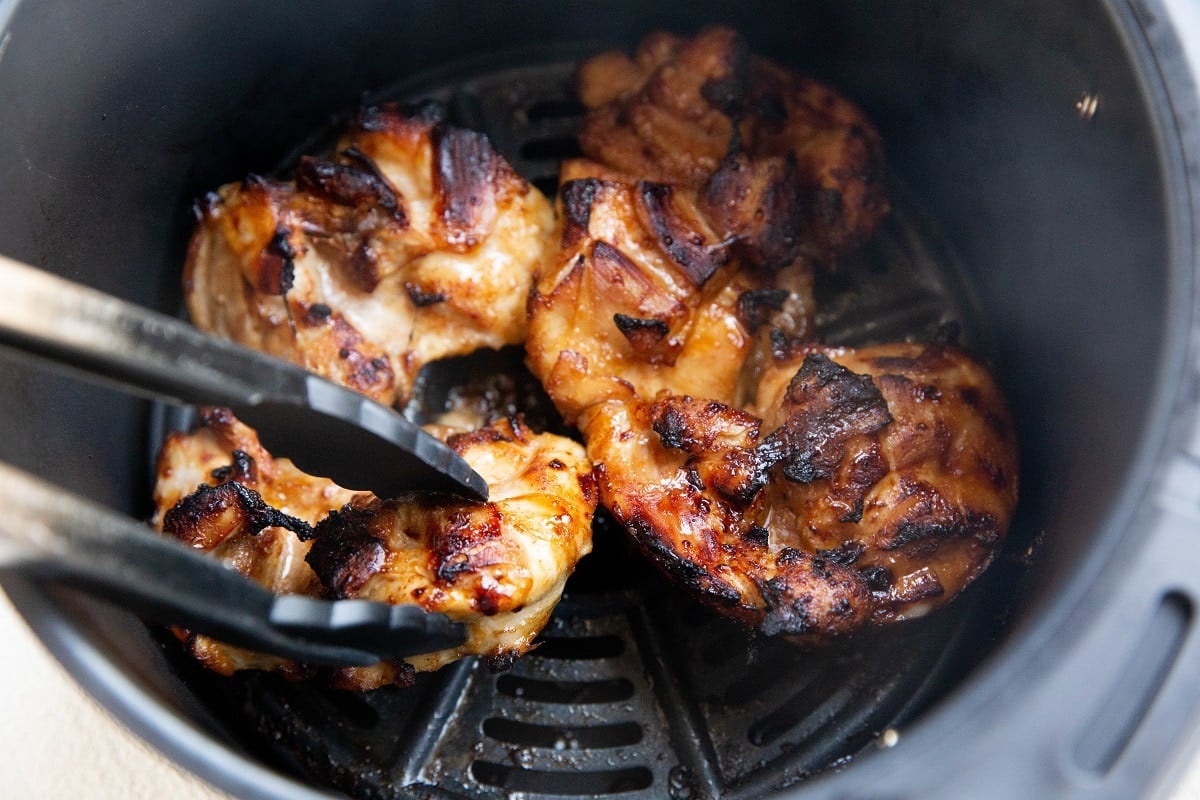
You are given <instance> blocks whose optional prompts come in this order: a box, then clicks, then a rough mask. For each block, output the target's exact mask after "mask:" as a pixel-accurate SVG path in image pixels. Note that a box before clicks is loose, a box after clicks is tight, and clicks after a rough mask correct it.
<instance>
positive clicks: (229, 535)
mask: <svg viewBox="0 0 1200 800" xmlns="http://www.w3.org/2000/svg"><path fill="white" fill-rule="evenodd" d="M434 432H435V433H436V434H438V435H440V436H441V437H443V438H444V439H445V440H446V441H447V443H448V444H450V446H451V447H452V448H453V449H454V450H455V451H456V452H457V453H458V454H459V455H461V456H462V457H463V458H465V459H466V460H467V462H468V463H470V464H471V466H472V467H473V468H474V469H475V470H476V471H478V472H479V474H480V475H482V476H483V477H484V478H485V479H486V480H487V482H488V486H489V488H490V498H491V499H490V500H489V502H487V503H471V502H467V501H459V500H453V499H440V498H431V497H421V498H417V497H412V498H397V499H390V500H380V499H379V498H377V497H375V496H374V495H371V494H369V493H364V492H351V491H349V490H347V489H343V488H341V487H339V486H336V485H335V484H333V483H332V482H330V481H329V480H326V479H324V478H318V477H314V476H311V475H307V474H305V473H303V472H301V471H300V470H298V469H297V468H296V467H295V466H294V465H293V464H292V463H291V462H290V461H288V460H287V459H283V458H279V459H276V458H273V457H272V456H271V455H270V454H269V453H267V452H266V451H265V450H263V448H262V446H261V445H260V444H259V442H258V439H257V437H256V436H255V435H254V432H253V431H252V430H250V429H249V428H247V427H246V426H245V425H242V424H241V423H240V422H238V421H237V420H236V419H234V418H233V417H232V415H230V414H229V413H228V412H225V411H220V410H216V411H208V412H206V414H205V416H204V424H203V425H202V426H201V427H200V428H199V429H198V430H197V431H196V432H194V433H191V434H182V433H177V434H173V435H172V436H171V437H170V438H169V439H168V441H167V443H166V444H165V445H164V447H163V449H162V453H161V455H160V458H159V466H158V482H157V485H156V487H155V494H154V500H155V506H156V509H157V513H156V515H155V519H154V522H155V524H156V526H157V527H158V528H159V529H160V530H162V531H163V532H164V533H165V534H167V535H168V536H173V537H175V538H177V539H179V540H181V541H183V542H185V543H187V544H189V545H191V546H192V547H195V548H197V549H200V550H204V551H206V552H208V553H211V554H212V555H213V556H214V557H217V558H220V559H221V560H223V561H225V562H226V563H228V564H230V565H231V566H232V567H234V568H235V569H237V570H238V571H239V572H241V573H242V574H244V575H246V576H248V577H250V578H252V579H253V580H255V581H257V582H258V583H260V584H262V585H263V586H265V587H267V588H268V589H271V590H272V591H274V592H277V593H291V594H306V595H326V596H333V597H359V598H368V599H373V600H379V601H383V602H388V603H394V604H402V603H410V604H416V605H420V606H421V607H422V608H425V609H426V610H429V611H436V612H443V613H445V614H447V615H448V616H450V617H451V618H452V619H455V620H456V621H460V622H463V623H465V624H466V626H467V631H468V639H467V641H466V642H465V643H464V644H462V645H460V646H459V647H456V648H453V649H450V650H445V651H442V652H438V653H430V654H427V655H421V656H414V657H410V658H408V659H406V660H405V661H402V662H382V663H380V664H378V665H375V666H372V667H362V668H347V669H342V670H339V671H338V672H337V673H336V674H335V675H334V683H335V684H336V685H338V686H340V687H342V688H350V689H360V690H361V689H372V688H375V687H377V686H381V685H383V684H387V683H398V684H405V683H408V682H410V681H411V680H412V676H413V672H414V670H416V671H424V670H434V669H437V668H439V667H441V666H443V665H445V664H447V663H450V662H451V661H455V660H457V659H459V658H462V657H463V656H466V655H483V656H486V657H487V658H489V659H490V660H492V662H493V663H495V664H496V665H498V666H502V665H505V664H507V663H509V662H510V661H511V660H512V659H513V658H515V657H517V656H519V655H520V654H522V653H524V652H525V651H527V650H528V649H529V648H530V647H532V645H533V639H534V637H535V636H536V635H537V634H538V632H539V631H540V630H541V629H542V627H543V626H544V625H545V623H546V621H547V620H548V619H549V616H550V613H551V612H552V611H553V609H554V606H555V605H556V604H557V602H558V599H559V597H561V595H562V590H563V586H564V585H565V583H566V580H567V578H568V577H569V576H570V574H571V573H572V571H573V570H574V568H575V565H576V564H577V563H578V561H579V559H580V558H582V557H583V556H585V555H587V553H588V552H590V550H591V520H592V514H593V512H594V511H595V508H596V491H595V486H594V481H593V479H592V474H591V464H590V462H588V461H587V459H586V458H585V456H584V452H583V448H582V447H581V446H580V445H578V444H576V443H575V442H572V441H570V440H568V439H564V438H562V437H559V436H553V435H550V434H535V433H534V432H533V431H531V430H529V428H527V427H525V426H524V424H522V423H521V422H520V421H519V420H509V419H504V420H499V421H496V422H494V423H492V424H491V425H488V426H486V427H484V428H481V429H479V430H476V431H472V432H469V433H463V432H453V431H451V430H449V429H434ZM180 633H181V635H182V636H184V637H185V640H186V642H187V645H188V647H189V649H190V650H191V652H192V653H193V655H195V656H196V657H197V658H198V659H199V660H200V661H201V662H202V663H203V664H205V666H207V667H209V668H210V669H213V670H216V671H217V672H220V673H222V674H226V675H228V674H232V673H233V672H235V671H237V670H241V669H260V670H279V671H280V672H282V673H284V674H286V675H289V676H292V677H306V676H307V675H309V674H310V672H309V670H307V668H306V667H305V666H304V665H297V664H294V663H291V662H288V661H286V660H283V659H279V658H276V657H273V656H265V655H262V654H258V653H252V652H249V651H247V650H244V649H241V648H237V647H231V646H229V645H225V644H222V643H220V642H217V641H215V640H212V639H210V638H208V637H205V636H198V635H189V634H188V633H187V632H180Z"/></svg>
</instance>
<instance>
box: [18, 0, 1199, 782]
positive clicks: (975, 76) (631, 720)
mask: <svg viewBox="0 0 1200 800" xmlns="http://www.w3.org/2000/svg"><path fill="white" fill-rule="evenodd" d="M714 23H721V24H727V25H731V26H733V27H735V28H737V29H738V30H739V31H741V32H742V33H743V34H744V35H745V37H746V38H747V39H748V40H749V42H750V44H751V46H752V47H753V48H754V49H755V50H756V51H759V52H762V53H764V54H767V55H770V56H772V57H773V58H775V59H777V60H780V61H782V62H784V63H786V64H788V65H789V66H792V67H795V68H797V69H800V70H802V71H806V72H809V73H811V74H813V75H815V76H817V77H819V78H821V79H823V80H825V81H826V82H828V83H830V84H832V85H833V86H835V87H837V88H839V89H840V90H841V91H842V92H844V93H845V94H846V95H848V96H849V97H851V98H853V99H854V100H855V101H857V102H858V103H859V104H861V105H862V106H863V107H864V108H865V109H866V110H867V112H868V113H869V115H870V116H871V117H872V118H873V119H874V120H875V121H876V122H877V124H878V126H879V128H880V130H881V132H882V134H883V137H884V140H885V143H886V147H887V152H888V159H889V181H890V183H891V185H892V196H893V199H894V206H895V211H894V213H893V214H892V215H891V216H890V218H889V219H888V221H887V222H886V223H885V225H884V226H883V229H882V231H881V232H880V235H879V236H878V237H877V239H876V240H875V241H874V242H873V243H872V244H871V245H870V246H869V247H868V248H867V249H866V250H865V251H864V252H863V253H862V254H861V255H860V256H859V257H858V258H856V259H854V260H853V261H852V262H851V263H848V264H846V265H844V266H843V269H842V270H840V271H839V272H838V273H837V274H836V276H834V277H828V276H827V277H826V278H824V279H823V282H822V283H821V284H820V285H819V286H818V300H819V302H820V303H821V316H820V319H819V324H820V327H821V330H822V334H823V337H824V338H825V339H826V340H827V341H830V342H834V343H850V344H861V343H867V342H873V341H883V340H889V339H895V338H900V337H905V336H910V337H928V336H931V335H933V334H934V333H935V332H936V331H938V330H939V328H941V327H942V326H943V325H944V324H945V323H946V322H955V323H958V324H960V325H961V326H962V329H963V335H964V337H965V338H966V340H967V341H968V342H969V343H970V344H971V345H973V346H974V347H975V348H976V349H977V350H979V351H980V352H982V353H983V354H984V355H985V356H986V357H987V359H988V360H989V362H990V363H991V365H992V367H993V369H994V371H995V374H996V375H997V377H998V379H999V381H1000V383H1001V385H1002V386H1003V387H1004V390H1005V391H1006V393H1007V395H1008V397H1009V399H1010V401H1011V403H1012V406H1013V410H1014V416H1015V418H1016V421H1017V425H1018V429H1019V433H1020V439H1021V444H1022V451H1023V453H1022V471H1023V474H1022V498H1021V503H1020V507H1019V509H1018V516H1017V519H1016V521H1015V523H1014V526H1013V529H1012V532H1011V534H1010V539H1009V541H1008V543H1007V545H1006V548H1005V550H1004V552H1003V553H1002V555H1001V557H1000V558H999V559H998V561H997V563H996V564H995V565H994V566H993V567H992V568H991V569H990V570H989V571H988V572H987V573H986V574H985V575H984V576H983V577H982V578H981V579H980V580H979V581H978V582H977V583H976V584H975V585H973V586H972V587H971V588H969V589H968V590H967V591H966V592H965V593H964V594H963V595H962V596H961V597H959V598H957V599H956V600H955V601H954V602H953V603H951V604H950V605H949V606H948V607H947V608H945V609H944V610H942V611H940V612H938V613H936V614H933V615H931V616H929V617H928V618H925V619H921V620H916V621H913V622H909V623H905V624H903V625H898V626H893V627H892V628H889V629H886V630H881V631H874V632H870V633H867V634H864V635H863V636H861V637H859V638H857V639H855V640H853V641H849V642H845V643H841V644H838V645H835V646H833V647H829V648H825V649H815V650H803V649H798V648H795V647H792V646H789V645H786V644H784V643H781V642H777V641H772V640H764V639H757V638H754V637H752V636H749V635H748V634H746V633H745V632H743V631H742V630H741V629H739V628H737V627H736V626H734V625H732V624H731V623H728V622H726V621H723V620H721V619H719V618H717V617H715V616H714V615H713V614H711V613H710V612H708V611H705V610H703V609H701V608H699V607H696V606H693V605H692V604H691V603H690V602H689V601H688V600H687V599H685V598H682V597H680V596H678V594H677V593H675V592H673V591H672V590H671V589H670V588H669V587H667V586H666V585H665V584H664V583H663V581H662V580H661V579H660V578H659V576H658V575H657V574H656V573H655V572H654V571H653V570H652V569H651V568H650V567H649V566H647V565H645V564H643V563H642V561H641V559H640V557H639V556H638V555H637V554H636V553H635V552H634V550H633V549H632V547H631V546H630V545H629V544H628V543H627V540H626V538H625V537H624V535H623V534H622V533H621V532H620V531H619V530H616V529H615V528H614V527H613V526H612V525H611V523H610V524H600V525H599V526H598V527H597V531H596V550H595V552H594V553H593V555H591V556H589V557H588V558H587V559H585V560H584V561H583V562H582V564H581V566H580V568H579V570H578V571H577V573H576V575H575V576H573V578H572V579H571V582H570V583H569V584H568V590H567V594H566V597H565V599H564V601H563V603H562V604H561V605H560V607H559V608H558V610H557V612H556V613H555V616H554V618H553V619H552V621H551V622H550V624H549V625H548V627H547V628H546V630H545V632H544V634H543V637H542V640H543V641H542V644H541V646H540V647H539V648H538V649H537V650H535V651H534V652H533V653H531V654H530V655H528V656H526V657H525V658H523V659H521V660H519V661H518V662H517V663H516V664H515V665H514V666H513V667H512V668H511V669H510V670H508V671H505V672H501V673H493V672H491V671H489V670H488V669H487V668H486V666H485V665H484V664H483V663H481V662H477V661H474V660H468V661H464V662H461V663H459V664H456V665H454V666H452V667H449V668H446V669H443V670H442V671H441V672H439V673H435V674H431V675H423V676H421V677H420V678H419V680H418V683H417V685H416V686H415V687H413V688H412V689H409V690H403V691H402V690H394V689H385V690H379V691H376V692H372V693H368V694H365V695H358V694H351V693H346V692H339V691H334V690H330V689H323V688H320V687H317V686H313V685H307V684H292V683H288V682H286V681H283V680H281V679H278V678H276V677H275V676H271V675H261V674H246V675H239V676H236V677H235V678H233V679H223V678H219V677H216V676H214V675H211V674H209V673H206V672H205V671H204V670H202V669H200V668H199V667H197V666H195V665H194V664H192V663H191V662H190V661H189V660H188V659H187V658H185V657H182V656H181V655H180V653H179V652H178V649H177V646H176V645H175V644H174V643H173V642H172V641H170V640H169V637H162V636H160V635H159V633H158V632H157V631H155V630H152V629H148V628H146V627H145V626H144V625H142V624H141V623H140V622H138V621H137V620H136V619H134V618H132V617H130V616H129V615H126V614H123V613H121V612H117V611H115V610H113V609H111V608H109V607H107V606H105V605H104V604H102V603H99V602H97V601H95V600H91V599H88V598H86V597H84V596H82V595H78V594H75V593H73V592H70V591H68V590H65V589H62V588H58V587H54V586H50V585H42V584H33V583H29V582H27V581H25V580H23V579H21V578H19V577H18V576H15V575H13V576H6V577H5V579H4V587H5V589H6V590H7V591H8V592H9V594H10V596H11V597H12V598H13V600H14V602H16V604H17V605H18V607H19V608H20V609H21V611H22V612H23V613H24V614H25V615H26V617H27V618H28V619H29V620H30V622H31V624H32V625H33V626H34V628H35V630H36V631H37V632H38V633H39V635H40V636H41V637H42V639H43V640H44V641H45V642H46V643H47V644H48V645H49V646H50V648H51V649H52V650H53V651H54V652H55V653H56V655H57V656H58V657H59V658H60V659H61V660H62V661H63V662H64V663H65V664H66V665H67V666H68V668H69V669H70V670H71V671H72V672H73V673H74V674H75V675H76V677H77V678H78V679H79V680H80V681H81V682H82V683H83V684H84V685H85V686H87V687H88V688H89V690H91V691H92V692H93V693H94V694H95V695H96V696H97V697H98V698H99V699H100V700H101V701H102V702H104V703H105V704H106V705H107V706H108V707H109V708H110V709H111V710H112V711H113V712H114V713H115V714H116V715H117V716H118V717H120V718H121V719H122V720H124V721H125V722H127V723H128V724H129V725H130V726H131V727H133V728H134V729H135V730H136V731H138V732H139V733H141V734H142V735H143V736H145V737H146V738H147V739H149V740H150V741H152V742H153V743H154V744H156V745H157V746H158V747H160V748H161V749H163V750H164V751H165V752H167V753H168V754H169V755H171V756H172V757H173V758H175V759H177V760H178V761H180V762H181V763H183V764H185V765H186V766H188V767H189V768H191V769H193V770H195V771H196V772H197V773H199V774H201V775H203V776H204V777H205V778H206V779H208V780H209V781H211V782H213V783H215V784H216V785H218V786H221V787H223V788H225V789H226V790H228V791H230V792H232V793H234V794H237V795H239V796H245V797H248V798H271V799H272V800H275V799H281V798H319V797H330V796H338V792H342V793H345V794H349V795H351V796H361V797H369V798H384V797H389V798H391V797H398V798H425V797H447V798H501V797H527V798H543V797H579V796H604V797H608V796H612V797H618V798H631V799H633V798H637V799H638V800H641V799H642V798H662V797H670V798H673V800H686V798H704V797H712V798H718V797H719V798H756V797H798V798H861V799H862V800H868V799H870V800H877V799H879V800H881V799H882V798H908V797H918V796H920V797H946V798H957V797H1004V798H1008V797H1019V796H1028V797H1048V796H1096V797H1112V798H1127V797H1132V796H1135V795H1138V794H1139V793H1143V792H1150V791H1153V790H1155V789H1161V788H1162V787H1163V786H1165V785H1167V783H1166V782H1167V781H1168V780H1169V779H1170V778H1171V777H1172V776H1173V772H1172V770H1173V769H1174V768H1176V767H1177V766H1178V762H1179V760H1180V758H1181V757H1182V756H1183V755H1184V754H1185V753H1187V752H1188V750H1189V747H1188V745H1189V744H1190V743H1191V742H1192V740H1194V738H1195V735H1196V730H1197V726H1196V721H1197V714H1196V707H1197V698H1198V697H1200V642H1198V641H1197V636H1196V634H1195V630H1194V627H1195V626H1194V614H1195V605H1196V602H1197V598H1198V597H1200V545H1198V544H1197V541H1196V535H1197V534H1200V426H1198V424H1197V406H1198V405H1200V325H1198V322H1197V320H1198V317H1197V310H1198V304H1197V289H1196V279H1197V276H1198V275H1200V261H1198V237H1200V227H1198V222H1197V214H1198V210H1197V209H1198V208H1200V103H1198V101H1197V95H1196V87H1195V84H1194V83H1193V81H1192V78H1191V75H1190V72H1189V71H1188V69H1187V65H1186V62H1185V60H1184V57H1183V51H1182V49H1181V44H1180V39H1179V30H1180V29H1177V28H1176V27H1175V26H1174V25H1173V24H1172V20H1171V18H1170V16H1169V15H1168V13H1167V8H1166V7H1165V6H1164V5H1163V4H1162V3H1159V2H1153V1H1148V2H1124V1H1123V0H1108V1H1107V2H1106V1H1105V0H1091V1H1090V2H1085V1H1084V0H1070V1H1067V2H1057V3H1041V2H1033V0H1030V1H1029V2H1019V1H1018V0H1000V1H999V2H993V3H988V4H986V5H985V4H978V3H970V2H966V0H963V1H962V2H944V3H940V2H926V1H925V0H909V1H907V2H900V1H899V0H897V2H887V3H868V2H825V3H821V2H805V3H791V2H765V3H744V4H726V3H719V2H709V1H708V0H697V1H695V2H690V3H686V4H684V3H678V4H652V3H582V2H580V3H570V2H561V1H560V2H555V3H537V2H528V1H527V0H522V1H521V2H505V3H451V2H442V3H434V2H424V3H393V2H377V3H368V2H364V3H359V4H355V5H353V6H349V7H348V6H345V5H341V4H338V5H334V4H326V5H317V4H308V5H297V4H291V3H271V2H263V3H257V4H253V5H252V6H246V7H243V6H241V5H239V4H227V3H220V2H215V1H212V2H194V3H187V4H150V3H138V2H114V3H111V4H108V6H107V7H106V8H104V9H97V8H92V7H90V6H89V5H87V4H72V3H66V2H59V1H58V0H49V1H48V2H39V3H33V2H24V3H17V2H4V1H3V0H0V120H2V121H3V124H0V189H2V192H3V194H2V197H3V200H2V201H0V252H2V253H5V254H7V255H11V256H13V257H16V258H19V259H22V260H25V261H28V262H30V263H33V264H37V265H40V266H42V267H44V268H46V269H49V270H51V271H54V272H58V273H61V274H64V275H66V276H68V277H70V278H73V279H75V280H79V281H82V282H85V283H89V284H91V285H94V286H97V287H99V288H101V289H103V290H105V291H109V292H112V293H114V294H118V295H121V296H123V297H126V298H129V299H131V300H133V301H136V302H139V303H142V304H144V305H149V306H152V307H156V308H160V309H164V310H168V311H175V310H177V309H179V308H180V307H181V299H180V294H181V290H180V285H179V283H180V281H179V277H180V268H181V264H182V258H183V248H184V245H185V243H186V238H187V236H188V234H189V232H190V226H191V224H192V221H191V216H190V205H191V202H192V201H193V200H194V199H195V198H196V197H198V196H200V195H201V194H202V193H203V192H205V191H207V190H209V189H212V188H214V187H216V186H217V185H219V184H221V183H224V182H227V181H230V180H235V179H239V178H241V177H243V176H244V175H245V174H246V173H249V172H264V171H270V170H274V169H286V167H287V165H288V163H289V162H290V161H291V160H293V159H294V158H295V157H296V155H297V154H298V153H300V152H305V151H306V149H311V148H313V147H315V146H319V143H320V141H321V137H322V134H323V133H327V132H328V131H329V130H331V126H333V125H335V124H336V123H337V121H338V120H339V119H342V118H344V117H345V115H346V114H347V113H350V112H352V111H353V110H354V108H356V107H357V106H358V105H359V104H360V103H361V102H364V101H368V102H369V101H373V100H379V99H408V100H412V99H421V98H433V99H436V100H438V101H440V102H442V103H444V104H445V106H446V107H447V109H448V113H449V115H450V117H451V119H452V120H453V121H455V122H457V123H458V124H461V125H464V126H467V127H472V128H476V129H479V130H483V131H485V132H486V133H488V135H489V136H490V137H491V139H492V141H493V142H494V143H495V145H496V146H497V147H498V149H500V150H501V151H502V152H504V153H505V155H506V156H507V157H508V158H509V160H510V161H511V162H512V163H513V165H514V166H515V167H516V168H517V170H518V171H519V172H521V173H522V174H523V175H525V176H526V177H528V178H529V179H531V180H532V181H533V182H534V183H536V184H537V185H538V186H539V187H541V188H542V189H543V190H545V191H547V192H552V191H553V190H554V185H555V184H554V181H555V175H556V171H557V163H558V161H559V159H561V158H562V157H564V156H566V155H570V154H572V153H573V148H574V143H573V142H574V138H573V137H574V133H575V130H576V128H577V125H578V123H579V117H580V108H579V107H578V105H577V104H576V103H575V101H574V100H573V99H572V94H571V75H572V71H573V69H574V67H575V65H576V64H577V63H578V61H579V60H580V59H581V58H583V57H585V56H587V55H589V54H591V53H594V52H598V51H600V50H602V49H606V48H608V47H613V46H619V47H626V48H630V47H632V46H633V45H634V44H635V43H636V42H637V41H638V40H639V39H640V38H641V37H642V36H644V35H645V34H647V33H649V32H651V31H654V30H660V29H665V30H672V31H675V32H679V33H685V34H686V33H692V32H694V31H696V30H697V29H699V28H700V27H703V26H705V25H709V24H714ZM1196 35H1200V32H1196ZM0 302H2V298H0ZM519 370H520V356H519V354H512V353H501V354H498V355H485V356H482V357H477V358H471V359H468V360H466V361H465V362H463V363H460V364H458V365H456V366H455V368H454V370H453V373H454V374H455V375H456V376H457V375H473V376H479V375H483V374H487V373H489V372H491V373H496V372H499V373H504V374H517V373H518V372H519ZM444 374H446V371H445V370H443V371H442V372H441V373H435V374H434V375H432V376H431V377H430V379H429V381H428V382H427V383H426V386H425V390H426V392H427V393H428V394H429V396H431V397H434V396H437V395H438V394H439V392H440V391H442V390H444V389H445V388H446V387H445V386H444V385H441V384H440V383H439V381H440V380H441V379H440V378H439V377H438V375H444ZM155 417H156V414H155V412H154V409H151V408H147V407H146V406H145V405H143V404H140V403H136V402H133V401H130V400H128V399H126V398H124V397H120V396H117V395H114V394H111V393H108V392H106V391H104V390H99V389H92V388H86V387H82V386H80V385H78V384H75V383H72V382H70V381H68V380H66V379H59V378H53V377H48V376H46V375H43V374H36V373H33V372H31V371H29V370H27V369H26V368H25V367H23V366H21V365H19V364H17V363H16V362H15V361H8V360H5V359H0V460H3V461H9V462H12V463H15V464H17V465H18V466H21V467H23V468H25V469H28V470H30V471H33V472H35V473H39V474H42V475H43V476H46V477H49V478H51V479H53V480H56V481H57V482H59V483H61V484H63V485H64V486H67V487H69V488H71V489H73V490H75V491H77V492H81V493H84V494H87V495H89V496H91V497H93V498H95V499H98V500H101V501H103V502H105V503H107V504H109V505H111V506H113V507H116V508H119V509H123V510H125V511H126V512H128V513H130V514H133V515H136V516H144V515H145V514H146V512H147V509H148V502H149V487H150V474H149V472H150V470H149V467H150V463H151V462H150V456H149V455H148V454H149V453H152V452H153V450H154V448H155V447H156V445H157V441H156V436H157V435H158V434H157V433H156V432H155V428H154V425H152V424H151V421H152V420H153V419H154V418H155Z"/></svg>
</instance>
